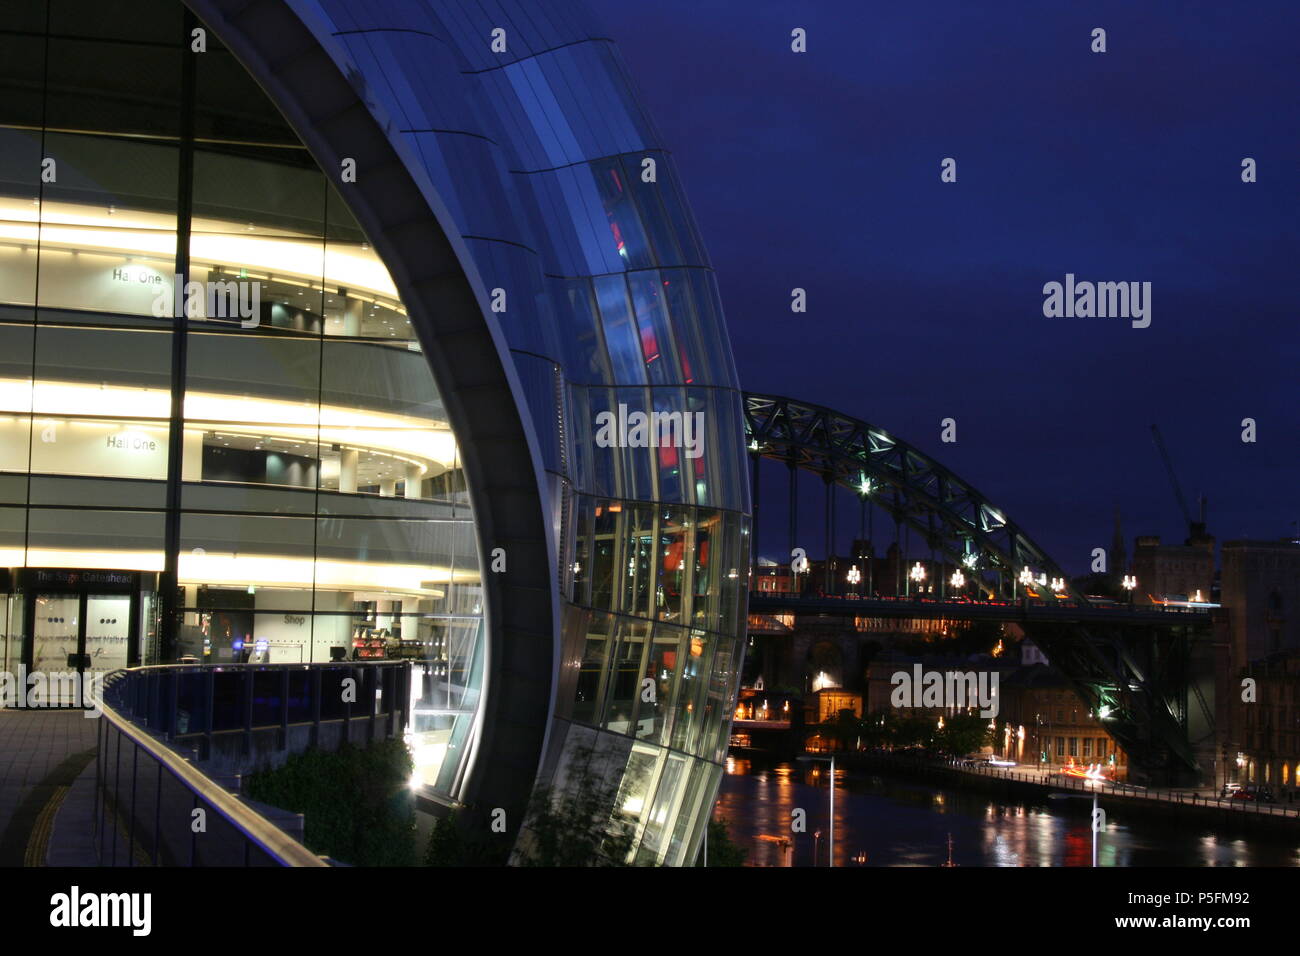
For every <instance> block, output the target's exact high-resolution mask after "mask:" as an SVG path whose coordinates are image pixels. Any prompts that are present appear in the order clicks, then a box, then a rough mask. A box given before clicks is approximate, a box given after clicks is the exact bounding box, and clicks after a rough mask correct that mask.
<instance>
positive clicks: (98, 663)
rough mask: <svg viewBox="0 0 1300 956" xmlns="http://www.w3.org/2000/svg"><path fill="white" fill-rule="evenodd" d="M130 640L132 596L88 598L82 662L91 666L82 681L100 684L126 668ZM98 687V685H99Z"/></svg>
mask: <svg viewBox="0 0 1300 956" xmlns="http://www.w3.org/2000/svg"><path fill="white" fill-rule="evenodd" d="M130 640H131V596H130V595H128V594H88V595H86V617H85V627H84V628H83V629H82V642H83V643H82V649H81V651H80V653H82V654H84V655H86V656H85V657H84V658H82V660H83V661H84V662H85V663H86V664H88V665H89V667H88V669H87V670H86V671H85V672H83V674H82V680H83V681H84V680H86V678H91V679H93V680H95V681H96V682H98V680H99V679H101V678H103V676H104V675H105V674H107V673H108V672H109V671H114V670H119V669H120V668H123V667H126V666H127V656H128V651H129V649H130ZM96 686H98V684H97V683H96Z"/></svg>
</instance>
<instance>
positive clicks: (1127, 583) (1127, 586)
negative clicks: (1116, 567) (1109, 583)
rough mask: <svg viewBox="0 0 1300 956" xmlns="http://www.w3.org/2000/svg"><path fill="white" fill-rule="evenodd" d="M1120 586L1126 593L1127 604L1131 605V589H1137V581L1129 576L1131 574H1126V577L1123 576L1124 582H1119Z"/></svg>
mask: <svg viewBox="0 0 1300 956" xmlns="http://www.w3.org/2000/svg"><path fill="white" fill-rule="evenodd" d="M1120 585H1121V586H1122V587H1123V588H1124V590H1125V591H1127V592H1128V603H1129V604H1132V603H1133V589H1134V588H1135V587H1137V585H1138V579H1137V578H1135V577H1134V576H1133V575H1131V574H1126V575H1124V580H1122V581H1121V582H1120Z"/></svg>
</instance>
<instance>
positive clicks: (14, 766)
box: [0, 710, 99, 867]
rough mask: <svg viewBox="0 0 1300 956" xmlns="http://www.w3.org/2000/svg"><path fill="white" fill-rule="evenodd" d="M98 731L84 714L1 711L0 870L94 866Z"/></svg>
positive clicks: (94, 722) (77, 712)
mask: <svg viewBox="0 0 1300 956" xmlns="http://www.w3.org/2000/svg"><path fill="white" fill-rule="evenodd" d="M98 727H99V722H98V720H95V719H88V718H86V717H85V716H84V713H83V712H82V711H80V710H0V867H4V866H45V865H47V862H46V861H47V858H49V859H50V864H51V865H55V866H94V865H95V863H96V861H95V858H94V852H93V848H92V847H91V841H90V837H89V830H90V825H91V820H92V819H93V816H94V813H93V804H94V801H93V791H94V773H95V746H96V730H97V729H98ZM88 797H89V799H88ZM56 821H57V831H58V834H59V836H58V839H57V840H56V841H54V844H53V848H54V849H55V850H56V851H57V852H54V853H51V852H50V851H51V849H52V841H51V835H52V834H53V833H54V832H55V831H56Z"/></svg>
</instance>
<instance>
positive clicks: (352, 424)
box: [0, 379, 456, 476]
mask: <svg viewBox="0 0 1300 956" xmlns="http://www.w3.org/2000/svg"><path fill="white" fill-rule="evenodd" d="M106 409H111V410H112V416H111V417H112V418H114V419H117V418H133V419H140V420H149V419H152V420H154V421H157V422H159V423H160V424H161V423H164V422H166V421H167V419H168V417H169V414H170V409H171V393H170V392H169V391H168V390H166V389H161V388H136V387H132V386H127V385H111V384H101V385H91V384H87V383H83V382H52V381H41V382H38V383H36V386H35V388H34V389H33V387H32V382H31V380H30V379H0V414H7V415H34V416H37V421H38V422H39V421H40V419H39V416H41V415H53V416H59V417H60V418H80V419H103V418H106V417H109V416H106V415H105V410H106ZM13 420H14V419H11V421H13ZM185 424H186V427H187V429H189V430H198V429H200V428H201V429H202V430H203V431H205V432H213V433H218V432H219V433H221V434H222V435H225V436H227V437H229V436H244V437H246V438H250V439H253V440H256V439H258V438H263V437H265V438H271V439H276V440H279V441H282V442H288V443H297V444H298V445H300V446H304V447H308V448H311V447H314V446H316V445H318V444H319V445H323V446H326V447H328V446H331V445H335V444H337V445H340V446H343V447H345V448H350V449H357V450H359V451H362V452H363V453H370V454H371V455H372V456H373V455H376V454H379V455H386V456H391V457H392V458H395V459H400V460H403V461H406V462H409V463H411V464H417V465H420V466H422V467H424V468H425V475H426V476H428V475H435V474H440V473H441V472H443V471H446V470H447V469H448V468H451V467H452V466H453V465H454V464H455V461H456V438H455V436H454V435H453V434H452V432H451V429H450V427H449V426H448V425H447V423H446V422H445V421H444V422H434V421H431V420H430V419H427V418H418V417H416V416H413V415H397V414H393V413H389V412H378V411H368V410H365V409H356V408H346V407H343V406H339V405H321V406H317V405H316V404H315V403H306V402H291V401H285V400H280V399H274V398H263V397H258V396H248V395H239V396H236V395H221V394H217V393H213V392H196V391H187V392H186V395H185ZM232 447H234V446H233V445H232ZM286 450H287V449H286Z"/></svg>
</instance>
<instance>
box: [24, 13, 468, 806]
mask: <svg viewBox="0 0 1300 956" xmlns="http://www.w3.org/2000/svg"><path fill="white" fill-rule="evenodd" d="M136 6H137V8H138V9H135V10H134V12H133V15H132V16H131V17H130V18H128V20H127V21H126V22H123V20H122V18H120V17H113V16H111V15H110V12H101V11H100V8H99V7H98V5H96V4H95V3H93V2H89V0H87V2H67V0H58V2H51V3H49V4H46V3H43V2H42V3H33V2H19V3H16V4H15V5H14V6H13V9H12V10H10V9H8V5H7V10H6V16H5V19H4V23H3V25H2V26H0V56H2V57H4V59H5V62H6V63H7V65H8V66H7V71H8V72H10V73H11V74H12V75H14V76H15V77H16V79H17V83H16V84H15V87H14V88H13V89H11V90H7V91H6V95H5V96H4V97H0V567H3V568H8V569H13V572H14V573H11V574H10V575H9V579H11V580H12V579H14V577H15V575H16V572H17V569H21V568H65V569H112V570H122V571H127V570H130V571H139V572H149V573H153V574H158V575H161V580H162V590H163V596H164V599H165V598H171V600H172V605H171V606H170V607H168V608H167V609H166V610H167V612H168V613H169V614H170V619H171V621H173V622H174V623H173V624H172V625H171V626H170V627H168V626H167V625H166V624H164V627H163V641H162V642H161V643H160V644H150V645H148V647H147V648H143V649H142V653H141V654H139V655H138V656H139V658H140V659H141V662H142V663H159V662H161V663H168V662H172V661H176V660H184V659H191V660H196V661H202V662H210V663H221V662H235V661H244V660H269V661H271V662H291V663H293V662H309V661H328V660H331V659H345V660H350V659H356V660H376V659H384V658H405V659H410V660H413V661H415V662H416V664H415V680H414V684H415V697H416V700H415V713H416V718H415V725H414V727H413V728H412V729H413V735H412V740H411V742H412V745H413V749H414V751H415V754H416V758H417V765H418V770H417V773H418V775H419V778H420V780H421V781H422V782H424V783H428V784H430V785H438V786H441V787H442V788H443V789H444V790H448V791H450V790H451V789H452V788H453V787H454V784H455V781H456V778H457V769H458V766H459V763H458V761H457V760H456V759H453V760H450V761H448V760H446V757H447V755H448V753H451V754H452V756H453V757H458V756H459V755H460V754H462V753H463V752H464V750H465V748H466V746H467V740H466V735H467V733H468V732H469V728H470V726H471V725H472V715H473V711H474V707H475V705H476V702H477V698H478V683H477V682H478V674H479V666H480V661H479V656H480V654H481V651H482V647H481V645H482V642H483V640H484V633H483V621H482V598H481V590H480V587H479V567H478V549H477V542H476V535H475V530H474V524H473V515H472V513H471V510H470V507H469V502H468V499H467V495H466V493H465V487H464V481H463V477H462V473H461V469H460V462H459V455H458V452H457V445H456V438H455V436H454V435H453V433H452V430H451V428H450V425H449V423H448V421H447V416H446V413H445V410H444V408H443V405H442V401H441V399H440V397H439V394H438V390H437V387H436V385H435V383H434V381H433V378H432V374H431V372H430V370H429V367H428V364H427V362H426V361H425V357H424V355H423V354H422V352H421V348H420V344H419V342H418V340H417V339H416V336H415V334H414V332H413V330H412V328H411V325H410V322H409V320H408V319H407V316H406V312H405V309H404V307H403V305H402V302H401V300H400V298H399V296H398V295H397V290H396V289H395V287H394V285H393V282H392V279H391V277H390V276H389V274H388V271H387V270H386V269H385V267H384V264H383V263H382V262H381V261H380V260H379V258H378V257H377V256H376V255H375V254H374V252H373V251H372V250H371V248H370V246H369V243H368V242H367V241H366V237H365V236H364V235H363V234H362V232H361V230H360V229H359V228H358V226H357V224H356V222H355V221H354V219H353V218H352V216H351V215H350V214H349V213H348V210H347V208H346V206H345V205H344V203H343V202H342V200H341V199H340V197H339V195H338V193H337V192H336V191H335V188H334V186H333V185H332V184H331V182H330V181H329V180H328V179H327V178H326V177H325V176H324V175H323V174H322V172H321V171H320V169H319V168H318V167H317V166H316V164H315V163H314V161H313V160H312V159H311V157H310V156H309V155H308V153H307V152H306V150H305V149H304V148H303V147H302V145H301V144H300V143H299V142H298V141H297V139H296V138H295V137H294V135H293V133H292V132H291V131H290V130H289V129H288V127H287V126H286V125H285V123H284V122H283V119H282V118H281V117H280V116H279V114H278V113H277V112H276V111H275V109H274V107H272V106H271V104H270V103H269V102H268V101H267V100H266V98H265V96H264V95H263V94H262V92H261V91H260V89H259V88H258V87H257V86H256V84H254V83H253V81H252V80H251V79H249V78H248V77H247V75H246V74H245V73H244V71H243V69H242V68H241V67H240V66H239V64H238V63H237V62H236V61H235V60H234V58H233V57H232V56H231V55H230V54H229V53H228V52H226V51H225V50H224V49H222V48H221V46H220V44H219V43H218V42H217V40H216V37H215V36H213V35H212V34H211V33H210V32H209V33H207V35H206V46H207V49H206V52H203V53H202V54H194V53H192V52H191V51H190V49H189V48H190V44H191V38H192V34H191V32H190V31H191V30H192V29H193V28H195V27H197V26H200V25H199V24H197V23H195V22H193V21H192V20H191V19H189V18H188V17H187V15H186V14H185V12H184V9H183V7H182V5H181V4H180V3H177V2H174V0H148V2H145V3H140V4H137V5H136ZM178 280H179V281H178ZM22 600H23V596H22V595H21V594H19V593H17V589H16V588H13V587H12V586H11V587H9V588H8V593H7V595H6V604H5V607H4V609H3V614H0V620H3V621H4V622H5V627H6V633H5V635H3V645H2V646H3V648H4V653H5V655H6V661H10V660H11V659H12V660H16V659H17V651H16V650H15V649H14V646H13V645H15V644H16V643H18V642H21V640H22V639H23V638H22V635H20V634H18V633H17V630H16V628H17V627H18V624H17V623H16V622H20V621H21V618H22V615H21V601H22ZM164 603H165V601H164Z"/></svg>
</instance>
